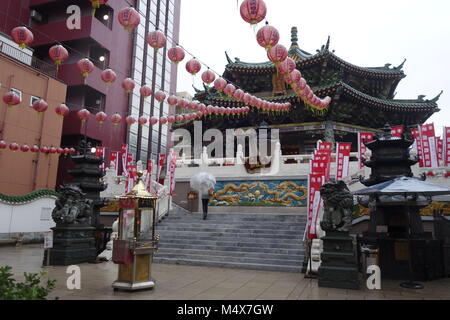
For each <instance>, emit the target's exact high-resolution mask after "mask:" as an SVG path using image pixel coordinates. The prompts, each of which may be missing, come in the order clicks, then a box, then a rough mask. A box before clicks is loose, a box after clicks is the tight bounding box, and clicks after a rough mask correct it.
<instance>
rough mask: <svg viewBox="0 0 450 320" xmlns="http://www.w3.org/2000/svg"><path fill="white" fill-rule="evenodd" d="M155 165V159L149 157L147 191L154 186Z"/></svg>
mask: <svg viewBox="0 0 450 320" xmlns="http://www.w3.org/2000/svg"><path fill="white" fill-rule="evenodd" d="M154 166H155V160H153V159H149V160H148V161H147V191H148V192H151V191H152V190H151V188H152V173H153V167H154Z"/></svg>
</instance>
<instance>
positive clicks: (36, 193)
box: [0, 189, 58, 205]
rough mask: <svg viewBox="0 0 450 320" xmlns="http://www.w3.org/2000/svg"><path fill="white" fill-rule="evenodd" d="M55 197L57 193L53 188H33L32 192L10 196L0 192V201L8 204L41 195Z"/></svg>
mask: <svg viewBox="0 0 450 320" xmlns="http://www.w3.org/2000/svg"><path fill="white" fill-rule="evenodd" d="M48 196H50V197H57V196H58V193H57V192H56V191H54V190H49V189H41V190H35V191H33V192H30V193H27V194H24V195H20V196H10V195H7V194H3V193H0V202H4V203H10V204H16V205H17V204H25V203H28V202H31V201H34V200H36V199H39V198H43V197H48Z"/></svg>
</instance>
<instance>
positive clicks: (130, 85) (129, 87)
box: [122, 78, 136, 93]
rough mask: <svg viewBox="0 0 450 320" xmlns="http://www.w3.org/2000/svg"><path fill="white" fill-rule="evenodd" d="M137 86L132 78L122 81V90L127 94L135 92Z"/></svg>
mask: <svg viewBox="0 0 450 320" xmlns="http://www.w3.org/2000/svg"><path fill="white" fill-rule="evenodd" d="M135 86H136V84H135V83H134V81H133V79H131V78H125V79H124V80H123V81H122V88H123V89H124V90H125V92H126V93H130V92H132V91H133V89H134V87H135Z"/></svg>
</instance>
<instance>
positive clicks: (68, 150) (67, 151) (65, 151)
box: [64, 148, 70, 157]
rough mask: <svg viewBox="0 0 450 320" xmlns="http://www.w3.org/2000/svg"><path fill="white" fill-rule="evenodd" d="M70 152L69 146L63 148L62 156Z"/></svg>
mask: <svg viewBox="0 0 450 320" xmlns="http://www.w3.org/2000/svg"><path fill="white" fill-rule="evenodd" d="M69 153H70V149H69V148H64V156H66V157H67V155H68V154H69Z"/></svg>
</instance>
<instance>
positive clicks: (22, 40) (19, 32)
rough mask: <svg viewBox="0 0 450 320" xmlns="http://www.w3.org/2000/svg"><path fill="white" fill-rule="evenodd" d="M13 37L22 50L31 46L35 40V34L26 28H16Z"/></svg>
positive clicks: (13, 30) (12, 32)
mask: <svg viewBox="0 0 450 320" xmlns="http://www.w3.org/2000/svg"><path fill="white" fill-rule="evenodd" d="M11 37H12V38H13V40H14V42H15V43H17V44H18V45H19V47H20V48H21V49H23V48H25V47H26V46H29V45H30V44H31V43H32V42H33V40H34V36H33V33H32V32H31V31H30V30H28V29H27V28H26V27H15V28H14V29H12V31H11Z"/></svg>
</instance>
